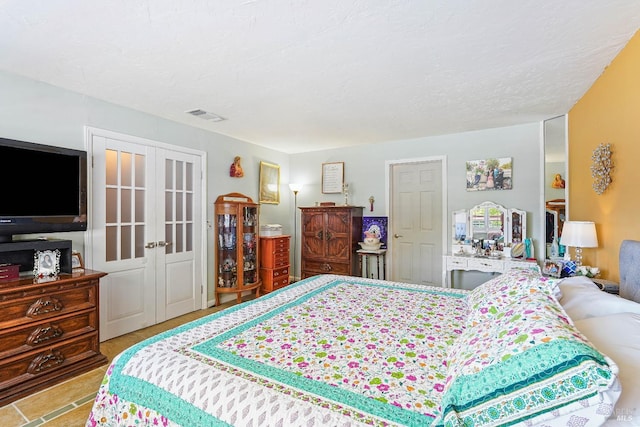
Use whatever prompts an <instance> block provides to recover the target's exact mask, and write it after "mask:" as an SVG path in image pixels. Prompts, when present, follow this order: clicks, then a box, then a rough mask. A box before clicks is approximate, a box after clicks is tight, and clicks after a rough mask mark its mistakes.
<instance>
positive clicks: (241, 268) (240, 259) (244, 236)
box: [214, 193, 262, 305]
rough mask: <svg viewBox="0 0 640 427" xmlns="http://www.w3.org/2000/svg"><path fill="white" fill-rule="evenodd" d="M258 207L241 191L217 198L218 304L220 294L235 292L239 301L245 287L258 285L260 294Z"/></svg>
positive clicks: (257, 294)
mask: <svg viewBox="0 0 640 427" xmlns="http://www.w3.org/2000/svg"><path fill="white" fill-rule="evenodd" d="M258 209H259V205H258V204H257V203H254V202H253V200H251V198H250V197H247V196H245V195H243V194H240V193H229V194H224V195H222V196H219V197H218V198H217V199H216V202H215V214H214V215H215V218H214V220H215V234H214V235H215V238H216V240H217V242H216V247H217V250H216V264H215V267H216V288H215V294H216V305H219V304H220V294H225V293H235V294H236V299H237V301H238V302H241V301H242V292H244V291H249V290H252V289H255V290H256V296H260V285H261V284H262V282H261V280H260V275H259V274H258V267H259V265H258V264H259V262H258V261H259V257H258V248H259V246H258V231H259V230H260V227H259V225H258V213H259V212H258Z"/></svg>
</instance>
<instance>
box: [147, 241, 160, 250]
mask: <svg viewBox="0 0 640 427" xmlns="http://www.w3.org/2000/svg"><path fill="white" fill-rule="evenodd" d="M156 246H158V244H157V243H156V242H149V243H147V244H146V245H144V247H145V248H147V249H153V248H155V247H156Z"/></svg>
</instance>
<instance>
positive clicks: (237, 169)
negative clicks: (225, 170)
mask: <svg viewBox="0 0 640 427" xmlns="http://www.w3.org/2000/svg"><path fill="white" fill-rule="evenodd" d="M240 160H241V159H240V156H236V157H234V158H233V163H231V167H230V168H229V176H230V177H231V178H242V177H243V176H244V171H243V170H242V165H241V164H240Z"/></svg>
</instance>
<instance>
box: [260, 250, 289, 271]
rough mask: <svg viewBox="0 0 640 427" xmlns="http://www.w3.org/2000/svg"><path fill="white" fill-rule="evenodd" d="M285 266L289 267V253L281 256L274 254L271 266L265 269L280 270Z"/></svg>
mask: <svg viewBox="0 0 640 427" xmlns="http://www.w3.org/2000/svg"><path fill="white" fill-rule="evenodd" d="M287 265H289V251H287V252H285V253H282V254H276V255H275V256H274V257H273V262H272V266H271V267H267V268H282V267H285V266H287ZM265 267H266V266H265Z"/></svg>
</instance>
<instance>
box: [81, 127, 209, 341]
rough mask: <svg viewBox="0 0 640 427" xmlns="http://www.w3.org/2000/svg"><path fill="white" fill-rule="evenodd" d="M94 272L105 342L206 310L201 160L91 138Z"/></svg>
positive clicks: (129, 140) (142, 143) (138, 143)
mask: <svg viewBox="0 0 640 427" xmlns="http://www.w3.org/2000/svg"><path fill="white" fill-rule="evenodd" d="M88 137H89V139H90V147H91V152H92V157H93V168H92V173H91V177H92V185H91V187H92V195H91V203H92V206H91V210H90V212H91V227H90V231H89V232H88V234H89V235H90V238H89V239H88V243H89V244H88V248H87V255H88V258H90V262H91V263H90V264H88V265H90V266H91V268H93V269H96V270H100V271H105V272H107V273H109V274H108V275H107V276H106V277H104V278H103V279H102V280H101V286H100V338H101V340H106V339H109V338H113V337H115V336H119V335H122V334H125V333H128V332H131V331H134V330H137V329H140V328H143V327H146V326H150V325H153V324H156V323H159V322H162V321H164V320H167V319H170V318H172V317H176V316H179V315H181V314H185V313H188V312H191V311H194V310H196V309H199V308H201V306H202V301H203V292H204V288H205V286H203V282H202V277H203V272H202V266H203V265H202V263H203V258H204V254H203V250H202V241H201V239H202V237H201V234H202V219H201V217H202V214H201V206H200V205H201V202H200V200H201V188H202V184H201V180H202V178H201V166H200V165H201V159H200V158H199V156H197V155H195V154H191V153H185V152H182V151H179V147H176V150H173V149H168V148H166V147H158V146H157V145H156V144H157V143H156V144H154V143H153V142H152V141H147V140H141V139H139V138H134V137H129V136H126V135H119V134H112V133H110V132H106V131H99V130H95V131H94V130H92V131H90V133H89V136H88Z"/></svg>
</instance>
